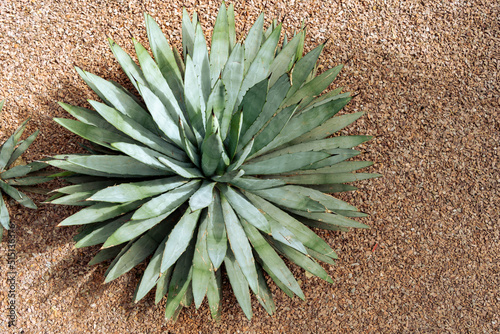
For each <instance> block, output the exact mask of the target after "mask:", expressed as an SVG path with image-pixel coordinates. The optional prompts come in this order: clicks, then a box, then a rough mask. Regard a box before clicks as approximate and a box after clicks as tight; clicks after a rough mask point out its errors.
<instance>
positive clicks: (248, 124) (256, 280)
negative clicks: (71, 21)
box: [48, 3, 377, 319]
mask: <svg viewBox="0 0 500 334" xmlns="http://www.w3.org/2000/svg"><path fill="white" fill-rule="evenodd" d="M145 20H146V28H147V34H148V38H149V44H150V47H151V51H152V53H153V56H154V59H153V58H152V57H151V56H150V54H149V53H148V51H147V50H146V49H145V48H144V47H143V46H142V45H141V44H140V43H139V42H138V41H136V40H133V43H134V46H135V50H136V53H137V59H138V62H139V65H137V64H136V63H135V62H134V61H133V60H132V58H131V57H130V56H129V55H128V54H127V53H126V52H125V51H124V50H123V49H122V48H120V47H119V46H118V45H117V44H116V43H114V42H113V41H112V40H109V43H110V46H111V49H112V51H113V53H114V55H115V56H116V58H117V60H118V62H119V63H120V65H121V67H122V68H123V70H124V72H125V73H126V75H127V76H128V77H129V78H130V81H131V82H132V84H133V86H134V87H135V89H136V90H137V91H138V93H139V94H140V98H138V97H136V96H135V95H133V94H131V93H130V92H129V91H127V89H125V88H123V87H122V86H120V85H119V84H117V83H115V82H109V81H106V80H104V79H102V78H100V77H98V76H96V75H94V74H91V73H88V72H85V71H83V70H81V69H78V68H77V71H78V73H79V74H80V76H81V77H82V78H83V80H84V81H85V82H86V83H87V84H88V86H90V87H91V88H92V89H93V90H94V92H96V93H97V95H98V96H99V97H100V99H101V100H102V102H97V101H89V103H90V104H91V105H92V107H93V108H94V109H95V111H93V110H90V109H86V108H83V107H76V106H71V105H68V104H65V103H61V104H60V105H61V106H62V107H63V108H64V109H65V110H66V111H68V112H69V113H70V114H71V115H73V116H74V117H75V118H77V119H78V121H77V120H72V119H62V118H58V119H56V122H58V123H59V124H60V125H62V126H63V127H65V128H66V129H68V130H70V131H72V132H73V133H75V134H77V135H79V136H81V137H83V138H85V139H87V140H89V141H91V142H93V143H94V144H96V145H98V147H99V149H95V150H93V152H94V154H87V155H75V154H68V155H59V156H55V157H54V158H53V160H51V161H49V162H48V163H49V164H51V165H53V166H56V167H59V168H61V169H63V170H65V171H66V172H65V174H64V175H65V176H66V177H67V180H68V181H69V182H71V183H72V185H69V186H67V187H64V188H61V189H58V190H57V191H56V195H55V196H54V197H53V198H52V199H51V200H50V201H51V202H52V203H55V204H67V205H80V206H85V207H84V208H82V210H80V211H79V212H77V213H75V214H74V215H72V216H70V217H68V218H66V219H65V220H63V221H62V222H61V223H60V224H59V225H60V226H68V225H84V227H83V229H82V230H81V232H80V233H79V234H78V235H77V237H76V241H77V242H76V247H85V246H92V245H98V244H103V245H102V248H101V250H100V251H99V253H98V254H97V255H96V257H95V258H94V259H93V260H92V261H91V264H95V263H99V262H101V261H105V260H108V259H113V260H112V262H111V265H110V266H109V268H108V269H107V271H106V279H105V282H110V281H112V280H114V279H116V278H117V277H119V276H120V275H123V274H124V273H126V272H128V271H129V270H131V269H132V268H134V267H135V266H137V265H138V264H139V263H141V262H142V261H144V260H146V258H148V257H149V256H150V255H152V257H151V258H150V259H149V263H148V265H147V267H146V269H145V271H144V274H143V276H142V279H141V281H140V283H139V284H138V286H137V289H136V291H135V300H136V301H139V300H140V299H141V298H143V297H144V296H145V295H146V294H147V293H148V292H149V291H150V290H152V289H153V287H156V297H155V300H156V302H157V303H158V302H159V301H160V300H162V299H163V297H164V296H165V295H166V296H167V297H166V299H167V300H166V318H167V319H171V318H173V319H175V318H176V317H177V315H178V314H179V311H180V309H181V308H182V307H183V306H188V305H190V304H191V303H192V302H193V300H194V304H195V305H196V307H197V308H198V307H199V306H200V305H201V304H202V301H203V300H204V298H205V296H206V297H207V300H208V305H209V307H210V310H211V313H212V316H213V317H214V318H217V317H218V315H219V312H220V303H221V295H220V292H221V271H222V267H224V268H225V271H226V273H227V276H228V278H229V282H230V284H231V286H232V289H233V291H234V294H235V296H236V299H237V300H238V303H239V304H240V305H241V307H242V309H243V311H244V313H245V315H246V316H247V317H248V318H249V319H250V318H251V317H252V308H251V303H250V300H251V298H250V291H252V292H253V294H254V295H255V296H256V298H257V300H258V301H259V302H260V303H261V304H262V305H263V307H264V308H265V310H266V311H267V312H269V314H272V313H273V312H274V311H275V305H274V303H273V299H272V296H271V293H270V290H269V288H268V285H267V283H266V279H265V276H264V272H266V273H267V275H269V276H270V277H271V279H272V280H273V281H274V282H275V283H276V285H277V286H278V287H280V288H281V289H282V290H283V291H284V292H285V293H286V294H288V295H289V296H293V295H297V296H299V297H300V298H304V294H303V292H302V291H301V288H300V287H299V284H298V283H297V281H296V280H295V278H294V276H293V275H292V272H291V271H290V270H289V268H288V267H287V266H286V264H285V262H284V261H283V259H282V257H281V256H280V255H282V256H284V257H285V258H287V259H288V260H290V261H291V262H292V263H295V264H297V265H299V266H300V267H302V268H304V269H305V270H307V271H308V272H310V273H312V274H313V275H316V276H318V277H320V278H322V279H324V280H326V281H329V282H332V280H331V278H330V277H329V276H328V274H327V272H326V271H325V270H324V269H323V267H322V266H321V265H320V264H319V263H318V262H317V261H318V260H319V261H323V262H326V263H330V264H331V263H333V260H334V259H336V258H337V255H336V254H335V252H334V251H333V250H332V248H331V247H330V246H329V245H328V244H327V243H326V242H325V241H324V240H322V239H321V238H320V237H318V236H317V235H316V234H315V233H314V232H313V230H311V229H310V227H314V228H323V229H327V230H341V231H344V230H347V228H349V227H360V228H364V227H366V226H365V225H363V224H361V223H359V222H356V221H354V220H351V219H349V218H347V217H361V216H364V214H363V213H361V212H359V211H358V210H357V209H356V208H355V207H353V206H351V205H349V204H347V203H345V202H343V201H341V200H339V199H336V198H334V197H332V196H330V195H328V193H334V192H342V191H348V190H353V189H356V188H355V187H352V186H350V185H346V184H345V183H346V182H351V181H356V180H362V179H367V178H371V177H374V176H377V175H376V174H366V173H352V172H353V171H356V170H358V169H361V168H363V167H367V166H369V165H371V163H370V162H363V161H346V160H347V159H349V158H351V157H354V156H356V155H357V154H358V153H359V152H358V151H355V150H353V149H352V147H354V146H356V145H358V144H360V143H362V142H364V141H366V140H368V139H369V138H370V137H368V136H336V137H332V138H329V137H330V135H332V134H334V133H335V132H337V131H339V130H340V129H342V128H344V127H345V126H347V125H348V124H350V123H352V122H353V121H355V120H356V119H357V118H359V117H360V116H361V113H356V114H349V115H344V116H340V117H333V116H334V115H335V114H336V113H337V112H338V111H340V110H341V109H342V108H343V107H344V106H345V105H346V104H347V103H348V102H349V100H350V99H351V97H350V94H349V93H341V89H336V90H334V91H331V92H328V93H325V94H322V92H323V91H324V90H325V89H326V88H327V87H328V86H329V85H330V83H331V82H332V81H333V80H334V79H335V77H336V76H337V74H338V73H339V71H340V69H341V66H337V67H335V68H332V69H329V70H327V71H325V72H324V73H322V74H321V75H318V76H316V63H317V60H318V57H319V55H320V53H321V51H322V49H323V45H320V46H318V47H316V48H315V49H314V50H312V51H311V52H309V53H308V54H306V55H304V56H303V46H304V31H303V30H301V31H299V32H297V33H296V34H295V35H294V37H293V38H291V39H290V40H287V38H286V35H285V36H284V40H283V42H282V43H279V42H280V37H281V34H282V31H281V24H277V22H276V21H274V22H273V23H272V24H271V25H270V27H269V28H268V29H266V30H264V28H263V26H264V16H263V14H261V15H260V16H259V18H258V19H257V21H256V22H255V24H254V25H253V26H252V28H251V29H250V31H249V33H248V35H247V36H246V37H245V39H244V42H237V41H236V33H235V25H234V9H233V6H232V5H230V6H229V7H228V8H226V6H225V4H224V3H223V4H222V6H221V7H220V10H219V13H218V16H217V19H216V22H215V26H214V32H213V36H212V42H211V45H210V53H209V52H208V50H207V43H206V41H205V37H204V34H203V31H202V29H201V26H200V23H199V22H198V20H197V16H196V14H193V17H192V19H191V18H190V16H189V14H188V13H187V11H186V10H184V13H183V20H182V49H183V52H182V56H181V53H180V52H179V51H177V49H176V48H175V47H174V48H171V46H170V45H169V44H168V42H167V40H166V38H165V37H164V35H163V34H162V31H161V29H160V28H159V26H158V24H157V23H156V22H155V21H154V19H153V18H152V17H151V16H149V15H145ZM279 44H280V45H279ZM321 94H322V95H321Z"/></svg>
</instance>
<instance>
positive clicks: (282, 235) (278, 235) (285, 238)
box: [266, 215, 307, 254]
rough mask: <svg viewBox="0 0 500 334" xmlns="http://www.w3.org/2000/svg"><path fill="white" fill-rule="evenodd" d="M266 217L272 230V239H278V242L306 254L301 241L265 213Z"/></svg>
mask: <svg viewBox="0 0 500 334" xmlns="http://www.w3.org/2000/svg"><path fill="white" fill-rule="evenodd" d="M266 218H267V220H268V221H269V224H270V225H271V230H272V234H271V235H272V237H273V239H274V240H278V241H279V242H281V243H283V244H285V245H287V246H290V247H292V248H295V249H296V250H298V251H299V252H301V253H304V254H307V250H306V248H305V247H304V245H303V244H302V242H300V241H299V240H297V237H296V236H295V235H294V234H293V233H292V232H290V230H289V229H287V228H286V227H285V226H283V225H281V224H280V223H279V222H277V221H276V220H274V219H273V218H271V217H270V216H269V215H266Z"/></svg>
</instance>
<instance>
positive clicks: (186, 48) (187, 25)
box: [182, 8, 196, 59]
mask: <svg viewBox="0 0 500 334" xmlns="http://www.w3.org/2000/svg"><path fill="white" fill-rule="evenodd" d="M195 26H196V25H195V24H192V23H191V19H190V18H189V14H188V12H187V10H186V9H185V8H183V9H182V50H183V56H184V59H186V55H188V54H189V55H192V54H193V50H194V28H195Z"/></svg>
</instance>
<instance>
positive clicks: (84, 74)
mask: <svg viewBox="0 0 500 334" xmlns="http://www.w3.org/2000/svg"><path fill="white" fill-rule="evenodd" d="M75 70H76V72H77V73H78V75H79V76H80V77H81V78H82V79H83V81H85V83H86V84H87V86H89V87H90V89H92V90H93V91H94V92H95V93H96V94H97V96H99V98H100V99H101V100H102V101H103V102H104V103H106V104H107V105H108V106H113V104H111V102H109V101H108V99H106V97H105V96H104V94H103V93H102V92H101V91H100V90H99V89H98V88H97V87H96V85H95V84H94V83H93V82H92V80H91V79H90V78H89V77H88V75H87V74H88V73H87V72H85V71H83V70H82V69H80V68H79V67H77V66H75Z"/></svg>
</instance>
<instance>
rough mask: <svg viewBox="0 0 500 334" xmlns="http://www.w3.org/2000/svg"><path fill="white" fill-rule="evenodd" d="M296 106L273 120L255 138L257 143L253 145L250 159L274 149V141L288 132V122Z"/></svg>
mask: <svg viewBox="0 0 500 334" xmlns="http://www.w3.org/2000/svg"><path fill="white" fill-rule="evenodd" d="M295 108H296V107H295V106H290V107H288V108H286V109H284V110H282V111H281V112H279V113H278V114H277V115H276V116H274V117H273V118H271V120H270V121H269V123H268V124H267V126H266V127H265V128H264V129H263V130H262V131H261V132H260V133H259V134H257V135H256V137H255V143H254V145H253V149H252V152H251V153H250V154H251V156H250V159H252V157H254V156H255V155H259V154H262V153H264V152H266V151H269V150H270V149H271V148H273V143H274V141H275V140H276V139H277V138H278V137H279V135H280V134H281V133H282V132H288V131H289V129H288V127H287V124H288V122H289V121H290V119H291V118H292V116H293V114H294V112H295ZM285 127H286V129H285Z"/></svg>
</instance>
